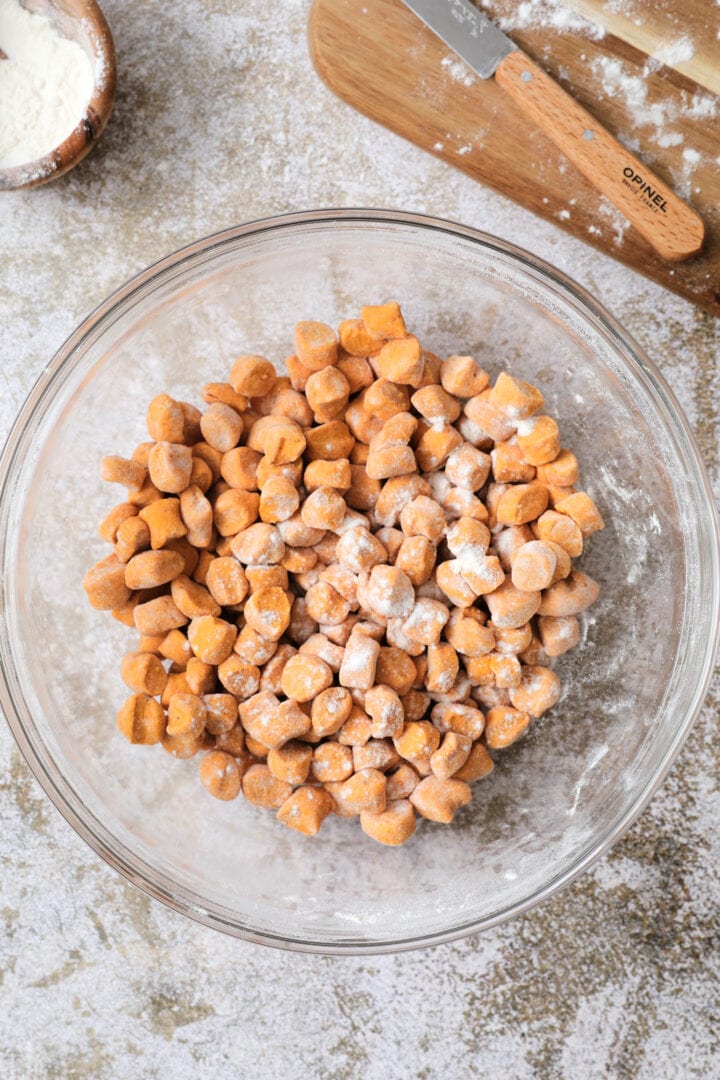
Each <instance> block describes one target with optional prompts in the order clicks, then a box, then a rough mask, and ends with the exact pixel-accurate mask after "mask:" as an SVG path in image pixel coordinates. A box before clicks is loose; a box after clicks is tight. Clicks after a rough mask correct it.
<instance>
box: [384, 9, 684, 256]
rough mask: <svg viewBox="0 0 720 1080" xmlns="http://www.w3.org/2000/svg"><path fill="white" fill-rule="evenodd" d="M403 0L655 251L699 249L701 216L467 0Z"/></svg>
mask: <svg viewBox="0 0 720 1080" xmlns="http://www.w3.org/2000/svg"><path fill="white" fill-rule="evenodd" d="M403 2H404V3H405V5H406V6H407V7H408V8H410V10H411V11H413V12H414V13H415V14H416V15H417V16H418V17H419V18H420V19H422V21H423V22H424V23H425V25H426V26H428V27H429V28H430V29H431V30H432V31H433V32H434V33H435V34H437V36H438V37H439V38H440V39H441V40H442V41H444V42H445V44H446V45H448V46H449V47H450V48H451V49H452V50H453V52H455V53H457V54H458V56H460V57H461V58H462V59H463V60H464V61H465V63H466V64H468V65H469V66H470V67H471V68H472V69H473V71H475V72H476V73H477V74H478V75H479V76H480V77H481V78H482V79H489V78H491V77H493V76H494V77H495V81H496V82H497V83H498V84H499V85H500V86H501V87H502V88H503V90H504V91H505V93H507V94H509V95H510V97H511V98H512V99H513V101H514V102H515V104H516V105H518V106H519V108H520V109H521V110H522V112H523V113H524V114H525V116H526V117H527V118H528V119H529V120H532V121H533V123H534V124H536V126H537V127H539V128H540V129H541V130H542V131H543V132H544V133H545V134H546V135H547V136H548V137H549V138H550V139H552V141H553V142H554V143H555V145H556V146H557V147H558V148H559V149H560V150H562V152H563V153H564V154H565V155H566V157H568V158H569V159H570V161H572V163H573V165H575V167H576V168H577V169H579V170H580V172H581V173H582V174H583V176H585V178H586V179H587V180H589V181H590V183H591V184H592V185H593V187H594V188H596V190H597V191H599V192H601V193H602V194H603V195H605V196H606V197H607V198H608V199H609V200H610V202H611V203H613V205H614V206H616V207H617V209H618V210H619V211H620V212H621V213H622V214H623V215H624V216H625V217H626V218H627V219H628V221H629V222H630V223H631V224H632V225H634V226H635V228H636V229H637V231H638V232H639V233H640V234H641V235H642V236H643V237H644V238H645V240H647V241H648V243H649V244H651V245H652V247H653V248H654V249H655V251H656V252H657V253H658V255H660V256H661V257H662V258H663V259H665V260H666V261H667V262H681V261H682V260H683V259H689V258H691V257H692V256H693V255H697V254H698V252H699V251H700V249H701V248H702V245H703V239H704V235H705V226H704V225H703V222H702V218H700V217H699V216H698V215H697V214H696V213H695V211H694V210H692V209H691V208H690V207H689V206H687V205H686V204H685V203H684V202H682V201H681V200H680V199H679V198H678V197H677V195H675V193H674V192H673V191H671V190H670V188H669V187H668V186H667V184H665V183H663V181H662V180H660V179H659V178H658V177H657V176H655V175H654V174H653V173H652V172H651V171H650V169H649V168H648V167H647V165H645V164H643V162H641V161H639V160H638V159H637V158H636V157H635V156H634V155H633V154H631V153H630V151H629V150H627V149H626V148H625V147H624V146H623V145H622V143H619V142H618V141H617V139H615V138H613V136H612V135H611V134H610V132H609V131H607V130H606V129H605V128H604V127H603V126H602V125H601V124H599V123H598V121H597V120H596V119H595V118H594V117H593V116H592V115H591V114H590V113H589V112H588V111H587V110H586V109H584V108H583V107H582V105H580V104H578V102H577V101H575V99H574V98H572V97H570V95H569V94H566V93H565V91H564V90H563V89H562V88H561V87H560V86H558V84H557V83H556V82H555V81H554V79H551V78H550V76H549V75H547V74H546V73H545V72H544V71H543V70H542V68H540V67H538V65H537V64H535V63H534V62H533V61H532V60H531V59H530V57H529V56H527V54H526V53H524V52H523V51H522V50H521V49H519V48H518V47H517V45H516V44H515V43H514V42H513V41H511V40H510V38H509V37H507V36H506V35H505V34H503V32H502V30H500V29H498V27H497V26H495V24H494V23H493V22H491V21H490V19H488V18H487V16H486V15H484V14H483V13H482V12H481V11H479V10H478V9H477V8H476V7H474V6H473V5H472V4H471V3H470V2H469V0H403ZM518 152H521V151H520V149H519V151H518Z"/></svg>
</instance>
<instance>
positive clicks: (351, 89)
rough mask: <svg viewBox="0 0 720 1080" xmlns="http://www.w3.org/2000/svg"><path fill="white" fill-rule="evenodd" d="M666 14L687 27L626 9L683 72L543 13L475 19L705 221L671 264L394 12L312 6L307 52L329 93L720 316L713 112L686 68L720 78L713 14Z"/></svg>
mask: <svg viewBox="0 0 720 1080" xmlns="http://www.w3.org/2000/svg"><path fill="white" fill-rule="evenodd" d="M569 2H570V3H572V0H569ZM594 2H595V3H597V0H594ZM671 2H673V3H674V4H676V5H677V8H678V10H680V9H682V15H681V17H680V16H677V17H672V16H670V21H669V22H668V0H664V2H663V3H662V4H658V3H656V2H655V0H632V6H633V13H634V14H633V18H634V19H635V20H639V22H640V26H638V25H637V22H632V20H630V22H631V23H632V25H633V26H635V28H636V30H638V31H640V30H641V29H642V27H643V26H645V27H646V28H651V32H650V29H648V32H647V33H646V37H647V40H648V41H658V40H660V41H661V42H666V43H667V44H666V46H664V55H665V56H666V58H667V60H668V63H674V64H678V65H679V66H681V67H682V71H678V70H676V69H675V68H671V67H669V66H664V65H663V64H661V63H660V61H656V60H651V59H649V58H648V56H647V55H645V54H644V53H642V52H641V51H639V49H638V48H637V47H636V44H637V41H638V35H636V36H635V39H634V40H635V42H636V44H630V43H628V42H626V41H623V40H621V39H620V37H617V36H614V35H613V34H610V33H607V32H605V31H603V29H602V28H600V27H599V26H598V25H593V24H591V23H587V22H585V21H584V20H583V19H582V18H581V17H580V16H579V15H578V14H576V13H574V12H572V11H570V10H569V9H567V8H566V9H560V8H559V7H558V6H557V4H554V3H551V0H530V2H526V3H523V4H519V3H518V0H492V2H490V3H484V4H483V9H484V10H486V11H487V13H488V15H490V16H491V17H492V18H494V19H495V20H496V21H498V22H499V23H500V24H501V25H502V27H503V29H504V30H506V32H508V33H509V34H510V36H511V37H512V38H513V40H514V41H516V42H517V44H518V45H520V46H521V47H522V48H523V49H525V50H526V51H527V52H528V53H529V54H530V56H532V57H533V58H534V59H535V60H536V61H537V62H538V63H540V64H541V65H542V66H543V67H544V68H545V69H546V70H547V71H548V72H549V73H550V74H551V75H553V76H554V77H555V78H556V79H557V80H558V82H560V83H561V85H563V86H564V87H565V89H566V90H568V91H569V92H570V93H571V94H573V95H574V96H575V97H576V98H577V99H578V101H580V102H581V103H582V104H583V105H584V106H585V107H586V108H587V109H589V110H590V112H592V113H593V114H594V115H595V116H597V118H598V119H599V120H600V121H601V123H603V124H604V125H605V126H606V127H607V128H608V129H609V130H610V131H611V132H612V133H613V134H615V135H616V136H618V137H619V138H620V139H621V140H622V141H624V142H625V143H626V144H627V145H628V146H629V147H630V148H631V149H632V150H634V151H635V152H636V153H637V154H638V155H639V156H640V157H641V158H642V159H643V160H644V161H646V162H647V163H648V164H649V165H650V166H651V167H652V169H653V170H654V171H655V172H657V174H658V175H659V176H660V177H662V178H663V179H664V180H665V181H666V182H667V183H668V184H670V186H671V187H673V188H674V190H675V191H676V192H677V193H678V194H679V195H680V196H681V197H682V198H684V199H685V200H686V201H687V202H689V203H691V204H692V205H693V206H694V207H695V209H696V210H697V211H698V213H699V214H700V215H701V216H702V218H703V220H704V222H705V226H706V230H707V241H706V245H705V248H704V250H703V252H702V254H701V255H700V256H698V257H697V258H695V259H692V260H690V261H689V262H686V263H679V264H678V263H675V264H674V265H671V264H668V263H665V262H663V261H662V260H661V259H660V258H659V257H658V256H657V255H655V254H654V252H653V251H652V249H651V248H650V247H649V246H648V245H647V243H646V242H645V241H644V240H643V239H642V237H641V236H640V235H639V234H638V233H636V231H635V230H634V229H633V228H632V227H630V226H628V225H627V223H626V222H625V221H624V219H623V218H622V216H621V215H620V214H619V213H618V212H617V211H616V210H615V209H614V207H612V206H611V205H610V204H609V203H608V202H607V200H606V199H604V198H603V197H602V196H600V195H598V193H597V192H596V191H595V190H594V188H593V187H592V186H591V185H590V184H589V183H588V181H586V180H585V179H584V178H583V176H582V175H581V174H580V173H579V172H577V170H576V169H575V168H574V167H573V166H572V165H571V164H570V162H569V161H568V160H567V159H566V158H565V157H564V156H563V154H562V153H561V152H560V151H559V150H557V149H556V148H555V146H554V145H553V143H551V142H550V141H549V140H548V139H547V138H546V137H545V136H544V135H542V134H541V133H540V132H539V131H537V130H533V128H532V127H531V126H530V125H529V123H528V122H527V121H526V120H525V119H524V118H523V116H522V115H521V113H520V112H519V110H517V109H516V108H515V106H514V105H513V103H512V101H511V100H510V98H509V97H508V96H507V95H506V94H505V93H504V92H503V91H502V90H501V89H500V87H499V86H497V85H496V84H495V81H494V80H493V79H485V80H483V79H479V78H477V77H475V76H474V75H473V73H472V72H471V71H470V70H469V68H467V67H466V66H465V65H464V64H463V63H462V61H460V60H459V59H458V58H457V57H456V56H455V55H454V54H453V53H451V51H450V49H448V48H447V46H446V45H444V44H443V43H442V42H441V41H440V40H439V39H438V38H436V37H435V36H434V34H432V33H431V32H430V31H429V30H428V29H427V28H426V27H425V26H424V25H423V24H422V23H421V22H420V20H419V19H417V18H416V17H415V16H414V15H413V14H412V12H410V11H409V10H408V9H407V8H406V7H405V6H404V4H403V3H402V2H401V0H314V4H313V8H312V11H311V15H310V25H309V41H310V51H311V55H312V58H313V62H314V64H315V67H316V69H317V71H318V73H319V75H320V76H321V78H322V79H323V80H324V81H325V82H326V83H327V85H328V86H329V87H330V89H331V90H333V91H334V92H335V93H336V94H338V95H339V97H341V98H342V99H343V100H344V101H347V102H349V104H351V105H353V106H354V107H355V108H356V109H359V110H360V112H363V113H365V115H367V116H369V117H371V118H372V119H373V120H376V121H378V122H379V123H381V124H383V125H384V126H385V127H388V128H390V129H391V130H392V131H395V132H397V133H398V134H399V135H402V136H403V137H404V138H406V139H409V140H410V141H411V142H414V143H416V144H417V145H418V146H420V147H422V148H423V149H424V150H427V151H428V152H429V153H431V154H434V155H435V156H436V157H439V158H441V159H442V160H443V161H447V162H449V163H450V164H451V165H454V166H455V167H456V168H459V169H462V170H463V172H466V173H468V174H469V175H470V176H472V177H474V178H475V179H476V180H479V181H480V182H481V183H483V184H487V185H489V186H490V187H493V188H495V189H496V190H497V191H500V192H502V193H503V194H504V195H507V196H509V197H510V198H512V199H514V200H515V201H516V202H518V203H520V204H521V205H522V206H525V207H527V208H528V209H530V210H533V211H534V212H535V213H537V214H539V215H541V216H542V217H544V218H547V219H548V220H549V221H552V222H554V223H555V224H556V225H558V226H559V227H560V228H562V229H564V230H565V231H566V232H569V233H571V234H572V235H573V236H577V237H580V238H581V239H582V240H585V241H586V242H587V243H589V244H592V245H594V246H595V247H597V248H599V249H600V250H601V251H604V252H606V253H607V254H610V255H613V256H614V257H615V258H616V259H619V260H620V261H621V262H623V263H625V264H627V265H628V266H631V267H633V269H635V270H637V271H638V272H639V273H641V274H645V275H646V276H647V277H649V278H652V279H653V280H654V281H658V282H660V284H661V285H665V286H666V287H667V288H668V289H672V290H673V291H674V292H676V293H679V294H680V295H681V296H684V297H686V298H687V299H689V300H691V301H693V302H694V303H696V304H698V305H699V306H700V307H703V308H705V309H706V310H707V311H710V312H712V313H713V314H714V315H720V99H719V98H718V97H716V96H715V95H714V94H713V93H712V92H710V91H709V90H708V89H706V88H705V87H701V86H700V85H698V83H696V82H695V81H693V80H692V79H691V78H690V77H689V75H688V71H692V70H693V57H694V56H697V57H698V72H700V71H702V72H704V73H707V72H708V71H710V72H711V73H712V72H713V71H714V70H715V67H714V62H715V60H716V63H717V70H720V41H718V31H719V30H720V7H718V6H717V5H715V4H713V5H710V4H709V3H708V2H707V0H683V2H682V4H681V2H680V0H671ZM588 6H589V5H588V4H586V8H585V10H587V8H588ZM563 12H564V14H563ZM653 18H655V20H656V22H655V24H653ZM561 20H564V25H563V26H559V23H560V21H561ZM568 23H569V25H568ZM673 26H675V27H676V29H675V30H673ZM615 29H616V30H617V32H618V33H622V32H623V28H622V27H621V26H620V27H616V28H615ZM626 36H629V34H628V35H626ZM643 40H645V37H643ZM696 43H697V44H696ZM661 55H662V54H661ZM700 61H702V67H701V66H700ZM703 81H705V82H707V79H706V78H705V77H704V76H703ZM398 168H402V161H399V162H398ZM517 240H518V243H519V244H521V245H523V246H532V245H531V244H530V245H528V238H527V237H524V236H523V237H518V238H517Z"/></svg>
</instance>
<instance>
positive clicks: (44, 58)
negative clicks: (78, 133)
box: [0, 0, 95, 168]
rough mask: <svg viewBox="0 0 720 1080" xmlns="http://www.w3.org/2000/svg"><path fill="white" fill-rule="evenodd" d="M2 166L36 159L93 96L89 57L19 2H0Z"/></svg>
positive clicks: (64, 135)
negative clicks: (3, 54) (4, 56)
mask: <svg viewBox="0 0 720 1080" xmlns="http://www.w3.org/2000/svg"><path fill="white" fill-rule="evenodd" d="M0 49H1V50H2V51H3V52H4V53H5V55H6V56H7V57H8V59H7V60H2V59H0V102H2V108H1V109H0V168H12V167H14V166H17V165H26V164H28V163H29V162H33V161H37V160H38V158H41V157H44V156H45V154H48V153H50V152H51V151H52V150H54V149H55V148H56V147H57V146H59V145H60V143H62V142H63V141H64V140H65V139H66V138H67V137H68V135H70V134H71V132H72V131H73V130H74V128H75V127H76V126H77V124H78V123H79V122H80V120H81V119H82V118H83V116H84V115H85V112H86V110H87V106H88V102H89V101H90V97H91V95H92V92H93V85H94V81H95V80H94V75H93V66H92V62H91V60H90V58H89V57H88V55H87V54H86V53H85V51H84V50H83V49H82V48H81V47H80V45H78V44H77V42H75V41H69V40H68V39H67V38H63V37H60V35H59V34H58V32H57V31H56V30H55V28H54V27H53V25H52V23H51V22H50V20H49V19H47V18H45V17H44V16H42V15H33V14H31V13H30V12H29V11H26V10H25V8H23V7H22V6H21V5H20V3H19V2H18V0H0Z"/></svg>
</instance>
